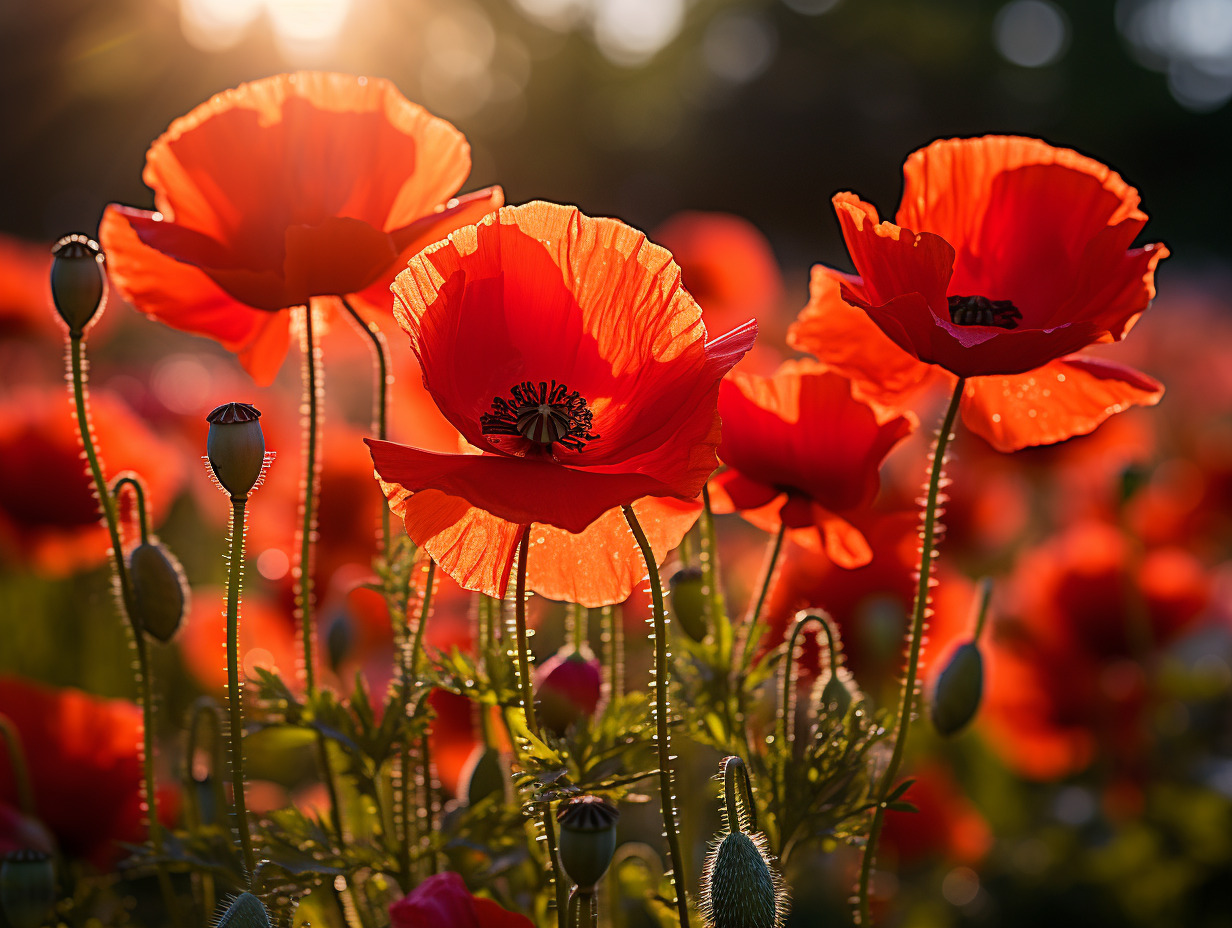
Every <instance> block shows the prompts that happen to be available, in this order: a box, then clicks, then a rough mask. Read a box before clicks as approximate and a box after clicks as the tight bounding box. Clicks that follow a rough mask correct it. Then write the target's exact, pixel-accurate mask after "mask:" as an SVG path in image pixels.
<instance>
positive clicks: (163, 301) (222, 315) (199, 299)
mask: <svg viewBox="0 0 1232 928" xmlns="http://www.w3.org/2000/svg"><path fill="white" fill-rule="evenodd" d="M149 216H150V214H149V213H148V212H147V211H145V210H135V209H131V208H129V207H126V206H114V205H113V206H108V207H107V210H106V212H104V213H103V220H102V223H101V224H100V226H99V238H100V240H101V241H102V245H103V249H104V250H105V251H106V253H107V258H108V275H109V277H110V280H111V283H112V284H113V285H114V286H115V288H116V290H118V291H119V293H120V295H121V296H123V297H124V299H126V300H128V301H129V302H130V303H132V304H134V305H135V306H137V307H139V308H140V309H141V311H142V312H144V313H146V315H148V316H150V317H151V318H154V319H157V320H158V321H159V322H162V323H165V324H166V325H169V326H171V327H172V328H174V329H179V330H180V331H182V332H191V333H192V334H194V335H204V336H207V337H209V338H212V339H215V340H216V341H218V342H221V343H222V344H223V346H224V347H226V348H227V349H229V350H231V351H235V352H242V351H244V350H245V349H247V348H250V347H251V346H252V344H253V343H254V341H256V340H257V339H258V338H260V337H261V336H262V335H263V334H265V335H267V336H268V334H269V329H270V328H271V327H272V325H273V323H272V320H271V314H270V313H267V312H264V311H262V310H259V309H253V308H252V307H251V306H247V305H245V304H243V303H241V302H239V301H237V300H236V299H234V298H233V297H232V296H230V295H229V294H228V293H226V292H225V291H224V290H222V289H221V288H220V287H219V285H218V284H217V283H216V282H215V281H214V280H212V279H211V278H210V277H209V275H207V274H206V273H205V272H204V271H202V270H201V269H199V268H196V267H193V266H192V265H189V264H181V263H180V262H178V261H176V260H175V259H174V258H170V257H168V256H166V255H164V254H163V253H162V252H160V251H159V250H158V249H156V248H151V247H149V246H148V245H146V244H144V243H143V242H142V241H141V238H140V237H139V236H138V234H137V232H136V229H135V228H134V222H140V221H145V220H147V219H148V218H149ZM282 325H283V327H284V328H285V327H286V325H287V323H286V321H285V320H284V321H283V322H282ZM275 360H276V361H277V362H281V358H277V359H274V358H273V350H272V348H271V349H269V350H267V351H266V352H264V353H263V361H264V363H263V365H262V366H261V372H262V373H263V374H268V373H269V368H270V366H271V365H273V366H274V368H275V369H276V367H277V364H276V363H275ZM254 376H255V375H254ZM269 379H271V380H272V379H273V377H272V374H270V376H269ZM258 382H259V383H262V384H263V385H264V383H266V382H268V381H264V380H259V381H258Z"/></svg>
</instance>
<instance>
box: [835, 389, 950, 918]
mask: <svg viewBox="0 0 1232 928" xmlns="http://www.w3.org/2000/svg"><path fill="white" fill-rule="evenodd" d="M966 383H967V382H966V380H965V379H964V378H962V377H959V378H958V382H957V383H955V384H954V393H953V395H952V396H951V397H950V405H949V407H948V408H947V409H946V411H945V418H944V419H943V420H942V422H941V430H940V431H939V432H938V433H937V440H936V442H935V444H934V446H933V452H932V463H931V467H930V470H929V475H928V495H927V496H926V498H925V500H924V524H923V526H922V528H921V531H920V572H919V579H918V582H917V584H916V590H915V603H914V605H913V607H912V610H911V630H910V632H909V634H910V648H909V651H908V655H907V672H906V675H905V676H904V677H903V689H902V698H901V703H900V705H899V709H898V718H897V719H896V720H895V732H894V750H893V752H892V753H891V754H890V763H889V764H888V765H887V767H886V771H885V776H884V777H883V778H882V781H881V789H880V790H879V791H878V794H879V795H880V797H881V799H880V801H879V802H878V803H877V808H876V810H875V811H874V813H873V823H872V825H871V826H870V828H869V832H868V841H867V842H866V843H865V845H864V859H863V860H862V861H861V863H860V877H859V882H858V884H857V886H856V898H857V904H858V906H859V908H858V910H857V912H856V920H857V923H858V924H860V925H865V926H867V925H870V924H871V923H872V921H871V912H870V908H869V897H868V893H869V884H870V882H871V880H872V875H873V861H874V858H875V857H876V854H877V841H878V840H879V839H880V837H881V828H882V825H883V824H884V822H885V813H886V808H887V804H886V802H885V796H886V795H888V793H889V791H890V788H891V787H892V786H893V785H894V778H895V777H897V776H898V768H899V767H900V766H902V762H903V754H904V752H905V751H906V749H907V731H908V729H909V728H910V727H911V716H912V715H913V713H914V711H915V699H916V681H917V677H918V675H919V671H920V649H921V643H922V639H923V635H924V620H925V618H926V617H927V615H928V600H929V589H930V587H931V584H932V575H933V557H934V555H935V553H936V552H935V551H934V549H933V543H934V539H935V536H936V530H937V508H938V498H939V496H940V492H941V478H942V476H943V474H944V471H945V453H946V449H947V448H948V447H949V444H950V441H951V440H952V439H953V437H954V434H953V432H954V422H955V420H956V419H957V417H958V407H959V404H960V403H961V401H962V395H963V387H965V386H966Z"/></svg>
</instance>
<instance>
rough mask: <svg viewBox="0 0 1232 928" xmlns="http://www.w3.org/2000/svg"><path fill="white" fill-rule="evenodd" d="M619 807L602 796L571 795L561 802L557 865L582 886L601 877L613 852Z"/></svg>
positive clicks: (590, 884)
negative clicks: (558, 858) (570, 797)
mask: <svg viewBox="0 0 1232 928" xmlns="http://www.w3.org/2000/svg"><path fill="white" fill-rule="evenodd" d="M619 820H620V810H619V809H617V808H616V807H615V806H614V805H612V804H611V803H610V802H608V801H607V800H606V799H604V798H603V797H602V796H574V797H573V798H572V799H567V800H565V801H564V802H562V803H561V804H560V810H559V811H558V812H557V813H556V821H557V823H558V824H559V825H560V848H559V851H558V854H559V856H560V865H561V866H562V867H563V868H564V870H565V874H566V875H567V876H568V877H569V879H571V880H572V881H573V882H574V883H576V884H577V885H578V886H579V887H581V888H582V889H592V888H593V887H594V886H596V885H597V884H598V882H599V881H600V880H601V879H603V874H605V873H607V868H608V866H609V865H610V864H611V862H612V855H613V854H615V853H616V823H617V822H618V821H619Z"/></svg>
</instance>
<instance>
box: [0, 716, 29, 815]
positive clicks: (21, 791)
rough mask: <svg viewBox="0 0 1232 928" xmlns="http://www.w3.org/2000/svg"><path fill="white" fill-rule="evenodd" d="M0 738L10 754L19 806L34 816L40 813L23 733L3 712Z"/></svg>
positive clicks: (0, 723) (10, 770) (22, 811)
mask: <svg viewBox="0 0 1232 928" xmlns="http://www.w3.org/2000/svg"><path fill="white" fill-rule="evenodd" d="M0 738H3V739H4V747H5V749H6V750H7V751H8V755H9V773H10V774H11V776H12V777H13V788H14V792H16V793H17V808H18V809H19V810H20V811H21V814H22V815H24V816H26V818H34V817H35V816H36V815H37V814H38V813H37V810H36V809H35V806H34V790H32V789H31V788H30V768H29V766H28V765H27V764H26V752H25V751H24V750H23V749H22V746H21V735H20V734H19V733H18V731H17V726H15V725H14V724H13V722H12V720H11V719H10V718H9V717H8V716H7V715H4V714H2V713H0Z"/></svg>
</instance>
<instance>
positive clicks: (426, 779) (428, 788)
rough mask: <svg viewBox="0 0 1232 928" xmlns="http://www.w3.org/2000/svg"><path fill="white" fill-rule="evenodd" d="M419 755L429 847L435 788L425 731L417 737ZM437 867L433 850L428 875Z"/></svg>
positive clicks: (434, 809)
mask: <svg viewBox="0 0 1232 928" xmlns="http://www.w3.org/2000/svg"><path fill="white" fill-rule="evenodd" d="M419 756H420V761H421V763H422V764H423V788H424V803H423V810H424V828H423V833H424V834H425V835H427V836H428V842H429V847H431V842H432V835H433V834H435V833H436V790H435V789H434V788H433V784H432V746H431V744H429V742H428V734H427V732H424V735H423V737H422V738H420V739H419ZM439 869H440V866H439V863H438V861H437V859H436V851H435V850H434V851H433V852H432V853H431V854H429V855H428V875H429V876H431V875H434V874H435V873H436V872H437V871H438V870H439Z"/></svg>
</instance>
